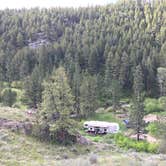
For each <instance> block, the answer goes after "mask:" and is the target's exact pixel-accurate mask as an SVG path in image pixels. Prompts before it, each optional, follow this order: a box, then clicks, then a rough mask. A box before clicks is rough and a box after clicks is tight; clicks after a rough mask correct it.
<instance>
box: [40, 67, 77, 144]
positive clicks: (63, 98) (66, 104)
mask: <svg viewBox="0 0 166 166" xmlns="http://www.w3.org/2000/svg"><path fill="white" fill-rule="evenodd" d="M73 99H74V97H73V95H72V92H71V88H70V86H69V84H68V79H67V76H66V73H65V70H64V68H63V67H60V68H58V69H57V70H55V71H54V72H53V74H52V76H51V78H50V80H49V81H48V82H45V83H44V91H43V102H42V112H41V123H44V124H46V125H47V126H48V129H49V133H50V136H51V140H52V141H55V140H57V141H58V142H59V143H62V144H66V143H69V142H70V141H71V142H72V141H76V140H73V137H72V136H73V135H74V134H76V131H75V128H74V125H75V121H74V120H72V119H71V118H70V115H71V113H72V112H73V110H74V108H73V105H74V100H73ZM70 138H71V139H70Z"/></svg>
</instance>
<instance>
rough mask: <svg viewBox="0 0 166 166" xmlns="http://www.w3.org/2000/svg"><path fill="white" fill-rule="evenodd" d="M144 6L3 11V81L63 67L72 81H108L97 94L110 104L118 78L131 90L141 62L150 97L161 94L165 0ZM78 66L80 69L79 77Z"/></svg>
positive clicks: (127, 4) (0, 42)
mask: <svg viewBox="0 0 166 166" xmlns="http://www.w3.org/2000/svg"><path fill="white" fill-rule="evenodd" d="M156 2H158V1H156ZM138 4H139V5H138ZM138 4H137V3H135V1H125V3H124V1H123V2H122V1H121V2H120V1H119V3H117V4H112V5H108V6H104V7H103V6H102V7H101V6H100V7H87V8H79V10H75V9H64V8H63V9H59V8H54V9H53V8H52V9H41V10H39V9H30V10H24V9H23V10H19V11H18V10H8V9H6V10H3V11H0V18H1V20H2V22H1V25H2V27H3V28H2V29H1V36H0V49H1V51H0V81H8V82H13V81H18V80H19V81H20V80H21V81H22V80H24V79H26V78H27V76H31V74H32V72H33V71H34V69H35V68H36V67H39V71H40V76H41V77H42V78H46V76H49V75H50V74H51V73H52V70H53V68H57V67H58V66H59V65H63V66H65V68H66V71H67V73H68V76H69V82H70V83H71V82H72V80H73V78H74V77H76V76H74V75H77V76H78V75H80V78H81V77H82V73H84V72H85V71H87V72H88V73H89V74H91V75H92V76H96V75H98V76H99V77H100V78H102V79H103V80H102V81H103V82H104V83H105V88H103V87H104V86H103V85H104V84H103V83H102V84H100V83H98V85H97V87H99V88H98V89H100V90H97V93H99V94H100V95H101V94H102V96H104V97H105V98H106V99H103V100H109V97H110V95H107V92H109V90H110V87H111V86H110V83H111V81H112V80H117V81H118V82H119V83H120V85H121V87H122V88H123V89H125V90H131V88H132V86H133V80H134V75H133V72H134V70H135V67H136V66H138V65H139V64H141V65H142V69H143V73H144V75H143V80H144V81H143V84H144V87H145V91H146V92H147V95H150V96H157V95H159V94H158V93H157V89H156V85H157V79H156V78H157V76H158V78H159V80H163V79H162V78H163V76H164V73H163V70H162V71H161V67H162V68H163V67H165V63H166V61H165V59H166V58H165V48H166V37H165V36H166V35H165V23H166V21H165V20H166V19H165V6H166V4H165V1H160V3H154V4H155V5H148V4H141V3H138ZM110 11H111V12H110ZM6 27H9V28H6ZM43 41H45V43H47V44H45V43H43ZM48 43H49V44H48ZM75 65H78V66H79V67H80V69H79V70H78V71H77V72H78V73H77V72H76V71H75ZM158 67H159V69H160V70H158V72H157V68H158ZM79 71H80V72H79ZM83 75H84V74H83ZM28 78H29V77H28ZM80 80H81V79H80ZM102 81H101V82H102ZM74 82H75V83H76V82H77V80H75V79H74ZM162 82H163V83H164V81H162ZM72 84H73V83H72ZM71 87H72V88H73V87H75V86H73V85H71ZM161 87H165V86H160V91H161ZM72 90H73V89H72ZM162 91H163V92H162V94H161V95H164V91H165V90H164V89H162ZM77 92H78V90H77ZM109 94H110V93H109ZM77 101H78V97H77ZM78 103H79V102H77V104H78ZM78 105H79V104H78ZM77 111H78V109H77Z"/></svg>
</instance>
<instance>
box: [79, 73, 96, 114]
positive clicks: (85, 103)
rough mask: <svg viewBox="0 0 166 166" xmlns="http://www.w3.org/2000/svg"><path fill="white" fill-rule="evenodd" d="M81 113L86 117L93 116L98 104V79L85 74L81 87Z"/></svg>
mask: <svg viewBox="0 0 166 166" xmlns="http://www.w3.org/2000/svg"><path fill="white" fill-rule="evenodd" d="M80 100H81V113H82V115H83V116H84V117H88V116H92V115H93V114H94V111H95V110H96V108H97V106H98V103H97V79H96V77H95V76H91V75H90V74H87V73H85V75H84V77H83V80H82V83H81V87H80Z"/></svg>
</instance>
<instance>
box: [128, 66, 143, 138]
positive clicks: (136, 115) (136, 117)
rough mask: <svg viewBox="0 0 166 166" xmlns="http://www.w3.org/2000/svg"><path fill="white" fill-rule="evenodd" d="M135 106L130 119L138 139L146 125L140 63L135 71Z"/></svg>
mask: <svg viewBox="0 0 166 166" xmlns="http://www.w3.org/2000/svg"><path fill="white" fill-rule="evenodd" d="M133 89H134V107H133V110H132V112H131V116H130V121H131V124H132V127H133V128H134V129H135V130H136V133H137V140H138V141H139V140H140V132H141V131H142V128H143V127H144V121H143V117H144V94H143V91H144V84H143V73H142V68H141V65H138V66H137V67H136V69H135V73H134V86H133Z"/></svg>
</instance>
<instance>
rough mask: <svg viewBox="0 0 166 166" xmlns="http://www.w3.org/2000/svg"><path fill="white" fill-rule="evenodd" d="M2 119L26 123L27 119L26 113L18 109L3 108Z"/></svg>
mask: <svg viewBox="0 0 166 166" xmlns="http://www.w3.org/2000/svg"><path fill="white" fill-rule="evenodd" d="M0 118H4V119H8V120H17V121H24V120H26V119H27V116H26V112H25V111H23V110H20V109H16V108H10V107H1V108H0Z"/></svg>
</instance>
